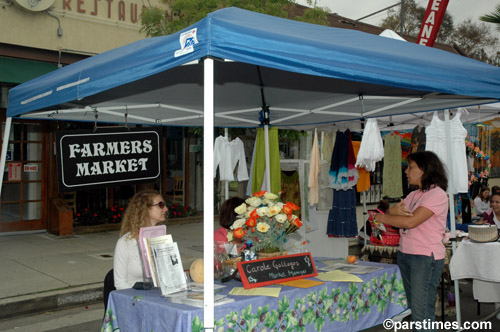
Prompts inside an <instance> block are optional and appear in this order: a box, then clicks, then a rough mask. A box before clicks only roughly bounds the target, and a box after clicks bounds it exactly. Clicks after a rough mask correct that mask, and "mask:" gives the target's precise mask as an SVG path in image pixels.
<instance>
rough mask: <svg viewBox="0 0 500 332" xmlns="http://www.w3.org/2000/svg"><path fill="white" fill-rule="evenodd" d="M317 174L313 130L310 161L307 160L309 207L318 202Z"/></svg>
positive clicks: (316, 137)
mask: <svg viewBox="0 0 500 332" xmlns="http://www.w3.org/2000/svg"><path fill="white" fill-rule="evenodd" d="M319 172H320V155H319V146H318V129H315V130H314V141H313V145H312V149H311V159H310V160H309V195H308V198H309V205H314V204H318V202H319V182H318V178H319Z"/></svg>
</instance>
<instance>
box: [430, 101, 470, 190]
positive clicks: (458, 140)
mask: <svg viewBox="0 0 500 332" xmlns="http://www.w3.org/2000/svg"><path fill="white" fill-rule="evenodd" d="M462 112H463V111H462V109H459V110H458V112H457V114H456V115H455V116H454V117H453V119H450V121H449V122H450V140H451V144H450V155H451V160H452V162H451V164H450V163H448V152H447V141H446V129H445V121H443V120H441V119H440V118H439V117H438V113H437V112H434V115H433V116H432V120H431V123H430V124H429V125H428V126H427V128H426V129H425V134H426V141H427V142H426V146H425V149H426V150H427V151H432V152H434V153H436V154H437V155H438V157H439V158H440V159H441V161H442V162H443V164H444V165H445V167H446V171H447V174H448V180H451V179H453V194H456V193H466V192H467V191H468V190H469V179H468V171H467V154H466V149H465V138H466V137H467V130H466V129H465V128H464V126H463V125H462V121H461V120H460V116H461V115H462Z"/></svg>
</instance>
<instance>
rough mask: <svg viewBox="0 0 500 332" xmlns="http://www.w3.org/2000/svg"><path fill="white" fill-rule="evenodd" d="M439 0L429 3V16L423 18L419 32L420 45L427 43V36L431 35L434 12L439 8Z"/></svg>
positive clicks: (434, 19) (434, 17)
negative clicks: (422, 24)
mask: <svg viewBox="0 0 500 332" xmlns="http://www.w3.org/2000/svg"><path fill="white" fill-rule="evenodd" d="M440 3H441V0H434V1H433V2H432V5H431V11H430V12H429V16H428V17H427V18H426V19H425V22H424V26H423V27H422V31H421V33H420V40H419V42H418V43H419V44H420V45H424V46H426V45H427V42H428V41H429V38H430V37H431V35H432V31H433V30H434V28H435V25H436V12H437V11H438V10H439V5H440Z"/></svg>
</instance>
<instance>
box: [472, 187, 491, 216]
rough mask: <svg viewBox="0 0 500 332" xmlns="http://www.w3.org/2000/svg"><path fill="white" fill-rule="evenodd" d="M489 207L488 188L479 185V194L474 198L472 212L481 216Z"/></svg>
mask: <svg viewBox="0 0 500 332" xmlns="http://www.w3.org/2000/svg"><path fill="white" fill-rule="evenodd" d="M489 209H490V188H488V186H481V189H480V190H479V194H477V196H476V198H474V212H475V213H476V216H482V215H483V213H485V212H486V211H488V210H489Z"/></svg>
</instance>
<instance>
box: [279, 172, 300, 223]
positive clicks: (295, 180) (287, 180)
mask: <svg viewBox="0 0 500 332" xmlns="http://www.w3.org/2000/svg"><path fill="white" fill-rule="evenodd" d="M281 201H282V202H283V203H286V202H292V203H294V204H295V205H297V206H298V207H299V208H300V209H301V208H302V206H301V199H300V183H299V172H297V171H281ZM300 209H299V210H297V211H294V212H293V214H294V215H296V216H297V217H299V218H300V217H301V210H300Z"/></svg>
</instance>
